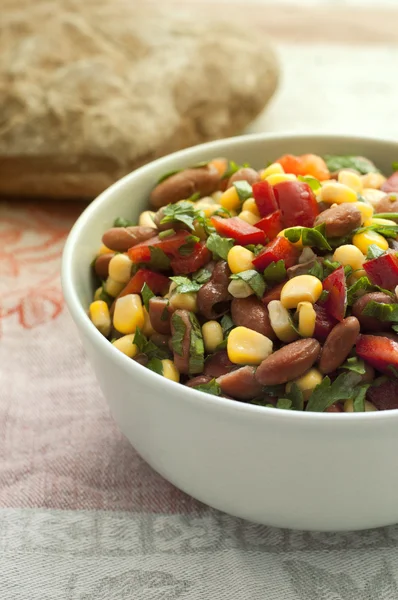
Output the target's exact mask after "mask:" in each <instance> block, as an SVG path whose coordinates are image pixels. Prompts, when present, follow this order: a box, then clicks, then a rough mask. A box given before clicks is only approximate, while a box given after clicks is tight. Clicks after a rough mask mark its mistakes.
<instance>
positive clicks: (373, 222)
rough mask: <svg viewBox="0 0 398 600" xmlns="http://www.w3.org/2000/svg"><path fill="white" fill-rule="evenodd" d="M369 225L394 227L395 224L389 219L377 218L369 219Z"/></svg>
mask: <svg viewBox="0 0 398 600" xmlns="http://www.w3.org/2000/svg"><path fill="white" fill-rule="evenodd" d="M369 225H396V222H395V221H391V219H379V217H375V218H374V219H371V221H370V223H369Z"/></svg>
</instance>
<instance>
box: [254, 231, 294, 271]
mask: <svg viewBox="0 0 398 600" xmlns="http://www.w3.org/2000/svg"><path fill="white" fill-rule="evenodd" d="M300 254H301V250H300V249H299V248H296V246H293V244H291V243H290V242H289V241H288V240H287V239H286V238H284V237H283V236H280V237H276V238H275V239H274V240H272V242H270V243H269V244H267V245H266V246H265V248H264V250H262V251H261V252H260V254H258V255H257V256H256V257H255V258H254V259H253V265H254V266H255V267H256V269H257V270H259V271H263V270H264V269H266V268H267V267H268V265H270V264H271V263H272V262H277V261H278V260H284V261H285V266H286V268H287V269H288V268H289V267H292V266H293V265H295V264H296V262H297V259H298V257H299V256H300Z"/></svg>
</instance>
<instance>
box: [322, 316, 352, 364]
mask: <svg viewBox="0 0 398 600" xmlns="http://www.w3.org/2000/svg"><path fill="white" fill-rule="evenodd" d="M360 329H361V328H360V325H359V321H358V319H357V318H355V317H347V318H346V319H343V320H342V321H341V322H340V323H338V324H337V325H336V326H335V327H333V329H332V331H331V332H330V333H329V335H328V337H327V338H326V341H325V343H324V346H323V348H322V351H321V356H320V359H319V370H320V371H321V373H323V374H324V375H326V374H327V373H332V371H335V370H336V369H338V368H339V367H340V366H341V365H342V364H343V362H344V361H345V359H346V358H347V356H348V355H349V353H350V352H351V350H352V348H353V347H354V344H355V342H356V339H357V337H358V335H359V332H360Z"/></svg>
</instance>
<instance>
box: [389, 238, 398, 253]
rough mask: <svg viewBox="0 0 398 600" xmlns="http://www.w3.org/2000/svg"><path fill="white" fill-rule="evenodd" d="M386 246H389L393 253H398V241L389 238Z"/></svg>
mask: <svg viewBox="0 0 398 600" xmlns="http://www.w3.org/2000/svg"><path fill="white" fill-rule="evenodd" d="M388 245H389V246H390V248H391V250H394V252H398V241H397V240H393V239H391V238H390V239H389V240H388Z"/></svg>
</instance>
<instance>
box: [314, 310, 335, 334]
mask: <svg viewBox="0 0 398 600" xmlns="http://www.w3.org/2000/svg"><path fill="white" fill-rule="evenodd" d="M314 310H315V313H316V319H315V330H314V335H313V337H314V338H315V339H316V340H318V341H319V342H324V341H325V340H326V338H327V337H328V335H329V333H330V332H331V331H332V329H333V327H334V326H335V325H337V323H338V321H337V320H336V319H335V318H334V317H332V316H331V315H330V314H329V313H328V312H327V310H326V309H325V308H324V307H323V306H320V305H319V304H314Z"/></svg>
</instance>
